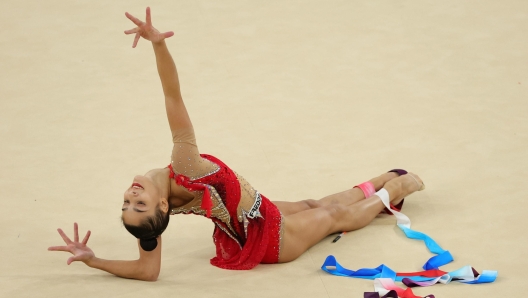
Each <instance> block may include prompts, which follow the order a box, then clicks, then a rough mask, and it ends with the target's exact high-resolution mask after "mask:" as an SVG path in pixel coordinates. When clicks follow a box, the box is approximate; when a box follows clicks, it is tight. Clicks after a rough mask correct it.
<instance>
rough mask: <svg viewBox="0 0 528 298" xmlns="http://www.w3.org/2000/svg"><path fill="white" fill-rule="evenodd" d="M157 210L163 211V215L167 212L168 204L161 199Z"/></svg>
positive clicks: (164, 199)
mask: <svg viewBox="0 0 528 298" xmlns="http://www.w3.org/2000/svg"><path fill="white" fill-rule="evenodd" d="M159 208H160V210H161V211H163V213H167V212H169V202H168V201H167V199H166V198H161V201H160V204H159Z"/></svg>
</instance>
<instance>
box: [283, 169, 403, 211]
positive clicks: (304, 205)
mask: <svg viewBox="0 0 528 298" xmlns="http://www.w3.org/2000/svg"><path fill="white" fill-rule="evenodd" d="M396 177H398V174H396V173H393V172H390V173H384V174H381V175H380V176H378V177H375V178H372V179H370V180H369V181H370V182H372V184H373V185H374V188H375V189H376V191H378V190H380V189H381V188H382V187H383V185H385V183H387V182H388V181H390V180H391V179H394V178H396ZM364 198H365V195H364V194H363V191H361V189H359V188H352V189H349V190H345V191H343V192H339V193H336V194H333V195H329V196H326V197H324V198H322V199H320V200H302V201H297V202H285V201H273V204H275V206H277V208H279V210H280V211H281V212H282V214H283V215H284V216H288V215H291V214H295V213H297V212H301V211H306V210H310V209H315V208H320V207H325V206H328V205H330V204H341V205H352V204H354V203H356V202H359V201H360V200H363V199H364ZM382 209H383V208H382Z"/></svg>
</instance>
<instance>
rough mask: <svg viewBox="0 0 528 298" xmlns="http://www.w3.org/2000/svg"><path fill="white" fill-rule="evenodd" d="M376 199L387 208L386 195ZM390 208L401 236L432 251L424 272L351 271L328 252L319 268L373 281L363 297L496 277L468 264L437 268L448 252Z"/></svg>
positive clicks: (407, 294)
mask: <svg viewBox="0 0 528 298" xmlns="http://www.w3.org/2000/svg"><path fill="white" fill-rule="evenodd" d="M380 198H381V201H382V202H383V204H384V205H385V207H387V208H389V209H390V202H389V198H388V197H386V198H384V197H383V196H380ZM391 211H392V214H393V215H394V216H395V217H396V225H397V226H398V227H399V228H400V229H401V230H402V231H403V233H404V234H405V236H407V237H408V238H410V239H415V240H421V241H423V242H424V244H425V246H426V247H427V249H428V250H429V251H430V252H431V253H433V254H435V256H433V257H431V258H430V259H429V260H427V262H425V264H424V265H423V267H422V268H423V269H424V271H418V272H408V273H404V272H403V273H397V272H396V271H394V270H392V269H390V268H389V267H388V266H386V265H384V264H382V265H380V266H378V267H376V268H362V269H359V270H356V271H354V270H350V269H346V268H345V267H343V266H341V265H340V264H339V263H338V262H337V260H336V258H335V257H334V256H332V255H330V256H328V257H327V258H326V260H325V262H324V263H323V265H322V266H321V269H322V270H323V271H325V272H327V273H330V274H332V275H337V276H346V277H353V278H363V279H372V280H374V290H375V292H366V293H365V294H364V297H365V298H389V297H401V298H421V297H420V296H416V295H414V293H413V292H412V290H411V288H412V287H427V286H432V285H434V284H437V283H443V284H448V283H450V282H451V281H457V282H461V283H466V284H480V283H490V282H494V281H495V280H496V279H497V275H498V272H497V271H493V270H484V271H482V273H478V272H477V271H476V270H475V269H474V268H472V267H471V266H464V267H462V268H460V269H457V270H454V271H451V272H445V271H442V270H440V269H439V267H441V266H444V265H446V264H448V263H450V262H452V261H453V256H452V255H451V253H450V252H449V251H447V250H444V249H443V248H442V247H441V246H440V245H438V243H436V241H434V240H433V239H432V238H431V237H429V236H428V235H427V234H424V233H422V232H418V231H415V230H412V229H411V220H410V219H409V217H407V216H406V215H405V214H403V213H401V212H398V211H396V210H393V209H391ZM395 281H400V282H402V283H403V284H404V285H405V286H407V288H406V289H402V288H400V287H398V286H397V285H396V284H395V283H394V282H395ZM424 298H434V295H428V296H425V297H424Z"/></svg>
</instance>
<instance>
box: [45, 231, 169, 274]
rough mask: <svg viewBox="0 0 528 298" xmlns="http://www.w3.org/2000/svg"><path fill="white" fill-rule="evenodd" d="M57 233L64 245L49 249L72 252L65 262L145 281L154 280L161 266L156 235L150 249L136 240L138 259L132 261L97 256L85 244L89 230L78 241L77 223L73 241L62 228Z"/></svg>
mask: <svg viewBox="0 0 528 298" xmlns="http://www.w3.org/2000/svg"><path fill="white" fill-rule="evenodd" d="M58 231H59V234H60V235H61V237H62V239H63V240H64V242H65V243H66V245H65V246H51V247H49V248H48V250H50V251H65V252H70V253H71V254H73V256H71V257H70V258H69V259H68V260H67V261H66V263H67V264H68V265H70V264H71V263H72V262H75V261H79V262H83V263H85V264H86V265H87V266H89V267H92V268H96V269H101V270H103V271H106V272H108V273H112V274H114V275H117V276H119V277H123V278H132V279H138V280H145V281H156V280H157V279H158V275H159V272H160V268H161V236H159V237H158V246H157V247H156V248H155V249H154V250H152V251H144V250H143V249H142V248H141V247H140V245H139V240H138V247H139V259H137V260H132V261H121V260H104V259H100V258H97V257H96V256H95V254H94V252H93V251H92V250H91V249H90V248H89V247H88V246H87V245H86V244H87V243H88V239H89V238H90V234H91V233H90V231H88V232H87V233H86V236H84V239H83V240H82V241H81V242H79V227H78V225H77V223H75V224H74V225H73V237H74V238H73V241H72V240H71V239H70V238H69V237H68V236H66V234H65V233H64V232H63V231H62V229H58Z"/></svg>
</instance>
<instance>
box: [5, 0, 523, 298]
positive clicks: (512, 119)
mask: <svg viewBox="0 0 528 298" xmlns="http://www.w3.org/2000/svg"><path fill="white" fill-rule="evenodd" d="M257 2H258V3H257ZM220 3H221V4H220ZM323 3H325V4H323ZM147 5H150V6H151V7H152V12H153V23H154V25H155V26H156V27H157V28H159V29H160V30H162V31H168V30H173V31H174V32H175V36H174V37H172V38H170V39H169V40H168V41H167V42H168V45H169V47H170V49H171V51H172V54H173V56H174V58H175V60H176V64H177V65H178V68H179V73H180V78H181V85H182V92H183V97H184V100H185V101H186V104H187V107H188V110H189V112H190V114H191V118H192V120H193V122H194V126H195V130H196V132H197V137H198V143H199V146H200V149H201V151H202V152H204V153H210V154H213V155H215V156H218V157H219V158H221V159H223V160H224V161H225V162H226V163H227V164H229V165H230V166H231V167H232V168H233V169H235V170H236V171H237V172H238V173H240V174H241V175H243V176H244V177H245V178H246V179H248V181H250V182H251V183H252V184H253V186H254V187H255V188H256V189H258V190H259V191H260V192H262V193H263V194H265V195H266V196H268V197H269V198H271V199H274V200H291V201H295V200H301V199H308V198H312V199H318V198H321V197H323V196H325V195H327V194H331V193H335V192H338V191H341V190H344V189H347V188H350V187H352V186H353V185H355V184H357V183H359V182H363V181H364V180H366V179H369V178H371V177H373V176H376V175H378V174H380V173H382V172H384V171H387V170H389V169H392V168H395V167H402V168H405V169H408V170H410V171H413V172H415V173H417V174H418V175H420V176H421V177H422V178H423V180H424V182H425V184H426V185H427V189H426V190H425V191H423V192H421V193H416V194H414V195H412V196H410V197H409V198H408V199H407V200H406V205H405V206H404V212H405V213H406V214H407V215H408V216H409V217H410V218H411V220H412V221H413V227H414V228H415V229H417V230H419V231H423V232H425V233H428V234H429V235H431V236H432V237H433V238H434V239H435V240H437V241H438V242H439V243H440V244H441V245H442V246H443V247H444V248H446V249H449V250H450V251H451V253H452V254H453V255H454V257H455V262H454V263H451V264H449V265H447V266H445V267H444V268H445V269H447V270H453V269H456V268H459V267H461V266H464V265H472V266H474V267H475V268H476V269H478V270H483V269H492V270H498V271H499V278H498V279H497V281H496V282H495V283H493V284H484V285H464V284H459V283H452V284H449V285H437V286H434V287H432V288H421V289H417V290H415V292H416V293H417V294H420V295H426V294H429V293H433V294H435V295H436V297H507V296H514V295H522V293H524V292H525V291H526V290H528V286H527V284H526V281H525V278H526V271H525V270H526V269H525V268H527V267H528V259H527V258H526V250H527V237H526V232H525V229H526V226H527V224H528V219H527V211H528V210H527V208H526V201H527V200H526V196H527V195H526V192H527V188H526V185H527V184H526V179H527V178H528V170H527V166H528V157H527V147H528V121H527V120H528V116H527V115H528V103H527V97H528V68H527V59H528V51H527V50H528V47H527V46H528V41H527V39H526V32H528V2H526V1H523V0H518V1H499V2H497V1H491V0H486V1H465V2H464V3H461V2H460V1H441V2H438V1H330V2H328V1H327V2H324V1H159V0H152V1H148V2H146V1H126V3H125V2H124V1H119V2H117V1H102V0H94V1H66V0H58V1H35V0H33V1H27V0H24V1H14V0H10V1H9V0H8V1H2V2H0V37H1V38H0V69H1V70H0V78H1V80H0V124H1V125H0V138H1V140H2V142H1V143H0V152H1V154H0V177H1V179H0V198H1V202H2V203H1V208H0V219H1V220H0V223H1V225H0V226H1V229H0V240H1V241H0V251H1V256H2V261H1V264H2V265H1V266H0V267H1V270H0V296H2V297H81V298H82V297H173V296H174V297H176V296H177V297H217V298H222V297H248V296H251V297H305V298H312V297H313V298H315V297H317V298H320V297H332V298H339V297H362V295H363V294H362V293H363V292H364V291H371V290H373V283H372V281H369V280H357V279H347V278H342V277H335V276H331V275H328V274H326V273H324V272H323V271H321V270H320V266H321V264H322V263H323V261H324V259H325V257H326V256H327V255H329V254H333V255H335V256H336V257H337V259H338V260H339V261H340V263H342V264H343V265H344V266H346V267H348V268H351V269H357V268H362V267H375V266H378V265H380V264H381V263H385V264H386V265H388V266H390V267H391V268H393V269H395V270H399V271H416V270H419V268H420V266H421V265H422V264H423V263H424V262H425V260H426V259H428V258H429V257H430V256H432V255H431V254H430V253H428V252H427V250H426V249H425V247H424V246H423V244H421V243H418V242H415V241H411V240H408V239H407V238H405V236H404V235H403V234H402V233H401V231H400V230H399V229H397V228H396V227H395V225H394V220H393V218H391V217H388V216H380V217H379V218H377V219H376V220H375V221H374V222H373V223H372V224H371V225H370V226H368V227H366V228H364V229H362V230H359V231H356V232H353V233H349V234H347V235H346V236H345V237H344V238H342V239H341V240H340V241H339V242H337V243H335V244H332V243H331V239H332V238H333V237H328V238H327V239H325V240H324V241H322V242H321V243H319V244H318V245H316V246H315V247H313V248H312V249H310V250H309V251H308V252H307V253H306V254H304V255H303V256H302V257H301V258H299V259H298V260H296V261H294V262H292V263H289V264H281V265H260V266H258V267H257V268H255V269H254V270H251V271H226V270H221V269H218V268H216V267H213V266H211V265H210V264H209V258H211V257H212V256H213V253H214V246H213V243H212V241H211V233H212V229H213V226H212V224H211V223H210V222H209V221H208V220H205V219H204V218H201V217H197V216H175V217H173V218H172V220H171V224H170V226H169V228H168V230H167V231H166V232H165V234H164V243H163V261H162V272H161V275H160V277H159V280H158V281H157V282H155V283H149V282H140V281H133V280H125V279H120V278H116V277H114V276H112V275H110V274H107V273H105V272H102V271H97V270H93V269H90V268H88V267H86V266H85V265H84V264H82V263H74V264H72V265H70V266H67V265H66V259H67V258H68V257H69V254H67V253H60V252H48V251H47V250H46V249H47V247H48V246H52V245H60V244H61V243H62V240H61V238H60V237H59V235H58V234H57V232H56V228H58V227H62V228H64V229H65V230H66V231H67V233H69V234H70V235H71V233H72V230H73V222H75V221H76V222H78V223H79V225H80V229H81V233H84V232H85V231H86V230H87V229H90V230H91V231H92V237H91V239H90V242H89V245H90V247H91V248H92V249H93V250H94V251H95V253H96V255H97V256H99V257H102V258H109V259H133V258H136V257H137V246H136V244H135V239H134V238H133V237H131V236H130V235H129V234H128V233H127V232H126V230H125V229H124V228H123V227H122V225H121V222H120V213H121V212H120V206H121V202H122V193H123V192H124V190H125V189H126V188H127V187H128V186H129V184H130V183H131V180H132V177H133V176H134V175H136V174H144V173H145V172H146V171H148V170H149V169H151V168H156V167H164V166H166V165H167V164H168V163H169V161H170V159H169V158H170V151H171V145H172V143H171V138H170V132H169V129H168V125H167V120H166V116H165V111H164V105H163V96H162V91H161V87H160V83H159V80H158V77H157V73H156V68H155V64H154V57H153V53H152V49H151V46H150V45H149V44H148V43H147V42H145V41H144V40H141V41H140V43H139V45H138V48H136V49H132V48H131V44H132V37H131V36H126V35H124V34H123V31H124V30H126V29H130V28H133V27H134V26H133V24H132V23H131V22H130V21H129V20H128V19H126V18H125V16H124V12H125V11H129V12H130V13H132V14H134V15H137V16H138V17H140V18H142V19H144V9H145V7H146V6H147ZM168 295H170V296H168Z"/></svg>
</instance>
